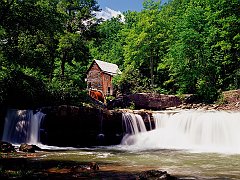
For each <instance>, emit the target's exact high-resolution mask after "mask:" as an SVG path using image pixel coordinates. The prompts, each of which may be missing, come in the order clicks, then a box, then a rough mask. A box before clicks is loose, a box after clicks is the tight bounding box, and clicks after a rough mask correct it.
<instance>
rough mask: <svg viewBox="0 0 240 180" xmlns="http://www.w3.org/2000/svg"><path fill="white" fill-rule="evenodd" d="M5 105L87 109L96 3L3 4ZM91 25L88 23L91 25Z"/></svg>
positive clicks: (0, 85)
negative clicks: (79, 106)
mask: <svg viewBox="0 0 240 180" xmlns="http://www.w3.org/2000/svg"><path fill="white" fill-rule="evenodd" d="M0 4H1V5H0V45H1V46H0V103H1V104H4V105H8V106H18V107H20V106H25V107H26V106H43V105H48V104H57V103H59V104H62V103H71V104H81V102H80V101H83V100H84V98H83V96H86V93H85V91H84V89H85V82H84V78H85V72H86V67H87V65H88V61H90V60H91V57H90V54H89V50H88V48H87V46H86V44H87V42H88V41H89V39H90V37H92V35H93V34H95V32H96V31H95V29H94V28H95V26H96V25H97V23H98V21H90V20H92V19H94V15H93V13H92V11H97V10H98V6H97V2H96V1H95V0H83V1H68V0H52V1H49V0H24V1H14V0H13V1H1V3H0ZM85 22H86V23H85Z"/></svg>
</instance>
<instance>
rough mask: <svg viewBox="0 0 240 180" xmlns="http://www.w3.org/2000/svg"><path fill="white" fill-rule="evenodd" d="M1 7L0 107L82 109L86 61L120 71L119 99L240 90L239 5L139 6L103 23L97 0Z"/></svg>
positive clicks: (22, 1) (12, 2)
mask: <svg viewBox="0 0 240 180" xmlns="http://www.w3.org/2000/svg"><path fill="white" fill-rule="evenodd" d="M0 1H1V3H0V65H1V66H0V104H1V105H2V106H11V107H13V106H17V107H21V106H23V107H26V106H31V107H34V106H36V107H39V106H47V105H58V104H72V105H82V103H83V102H85V101H87V92H86V82H85V78H86V71H87V68H88V66H89V65H90V64H91V62H92V61H93V59H99V60H103V61H108V62H111V63H115V64H117V65H118V66H119V67H120V69H121V71H122V74H121V75H119V76H117V77H115V78H114V85H115V90H116V91H117V92H118V93H120V94H131V93H138V92H154V93H162V94H176V95H182V94H196V95H197V96H198V97H200V98H201V100H202V101H204V102H208V103H211V102H214V101H216V100H217V99H218V98H219V95H220V94H221V92H222V91H226V90H234V89H239V88H240V54H239V52H240V51H239V50H240V29H239V27H240V1H239V0H221V1H219V0H201V1H199V0H170V1H169V2H168V3H167V4H161V1H154V0H145V1H144V2H143V9H142V11H140V12H136V11H127V12H124V13H123V15H124V17H121V16H119V17H116V18H112V19H110V20H107V21H103V20H102V19H97V18H96V12H97V11H100V10H101V9H100V8H99V5H98V2H97V1H96V0H0Z"/></svg>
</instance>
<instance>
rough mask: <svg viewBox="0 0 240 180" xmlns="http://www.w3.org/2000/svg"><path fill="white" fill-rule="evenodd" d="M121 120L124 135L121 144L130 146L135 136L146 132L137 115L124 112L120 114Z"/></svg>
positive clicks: (140, 118)
mask: <svg viewBox="0 0 240 180" xmlns="http://www.w3.org/2000/svg"><path fill="white" fill-rule="evenodd" d="M122 119H123V123H124V126H125V131H126V134H125V136H124V137H123V139H122V142H121V144H125V145H127V144H132V143H134V137H135V136H137V135H138V134H140V133H142V132H147V129H146V127H145V124H144V122H143V119H142V117H141V116H140V115H139V114H134V113H128V112H126V113H123V114H122Z"/></svg>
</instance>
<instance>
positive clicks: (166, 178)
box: [139, 170, 178, 180]
mask: <svg viewBox="0 0 240 180" xmlns="http://www.w3.org/2000/svg"><path fill="white" fill-rule="evenodd" d="M160 179H161V180H177V179H178V178H176V177H174V176H171V175H170V174H168V173H167V172H166V171H159V170H149V171H143V172H141V173H140V174H139V180H160Z"/></svg>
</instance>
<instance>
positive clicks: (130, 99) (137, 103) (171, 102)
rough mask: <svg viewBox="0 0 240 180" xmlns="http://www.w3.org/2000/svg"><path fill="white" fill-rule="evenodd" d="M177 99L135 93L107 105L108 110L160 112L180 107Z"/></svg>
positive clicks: (161, 95) (172, 96)
mask: <svg viewBox="0 0 240 180" xmlns="http://www.w3.org/2000/svg"><path fill="white" fill-rule="evenodd" d="M181 103H182V102H181V100H180V98H179V97H177V96H174V95H163V94H154V93H137V94H130V95H126V96H122V97H119V98H117V99H115V100H113V101H111V102H109V103H108V108H109V109H114V108H128V107H131V106H134V108H135V109H151V110H161V109H166V108H168V107H174V106H178V105H180V104H181Z"/></svg>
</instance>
